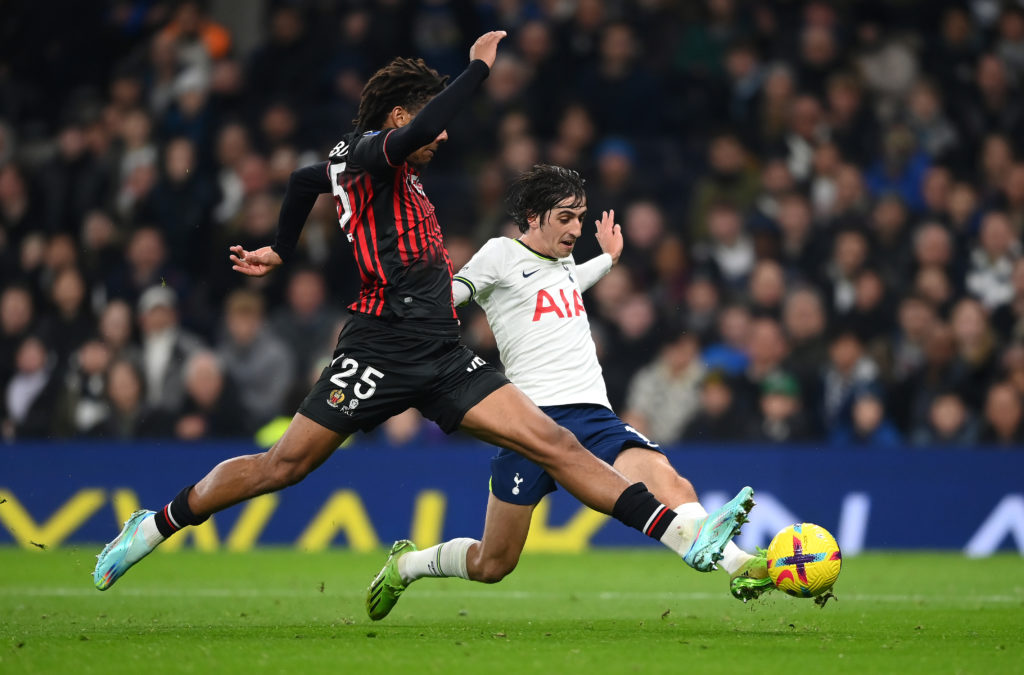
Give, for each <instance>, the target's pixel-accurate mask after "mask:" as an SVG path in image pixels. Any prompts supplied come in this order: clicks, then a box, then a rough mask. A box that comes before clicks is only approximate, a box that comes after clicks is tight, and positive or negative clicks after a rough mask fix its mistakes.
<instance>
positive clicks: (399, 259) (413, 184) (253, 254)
mask: <svg viewBox="0 0 1024 675" xmlns="http://www.w3.org/2000/svg"><path fill="white" fill-rule="evenodd" d="M504 36H505V33H504V32H503V31H494V32H490V33H486V34H484V35H482V36H481V37H480V38H479V39H478V40H477V41H476V42H475V43H474V44H473V46H472V47H471V48H470V52H469V58H470V63H469V66H468V67H467V68H466V70H465V71H464V72H463V73H462V74H461V75H460V76H459V77H458V78H456V79H455V80H454V81H453V82H452V83H451V84H450V85H449V86H447V87H445V79H443V78H441V77H440V76H439V75H438V74H437V72H436V71H434V70H432V69H430V68H428V67H427V66H426V64H424V63H423V61H422V60H410V59H395V60H393V61H392V62H391V63H390V64H388V65H387V66H385V67H384V68H382V69H381V70H380V71H378V72H377V73H376V74H374V76H373V77H372V78H371V79H370V81H369V82H368V83H367V84H366V87H365V88H364V90H363V94H362V99H361V101H360V106H359V117H358V119H357V120H356V129H355V131H353V132H352V133H351V134H349V135H348V136H346V137H345V138H344V139H343V140H342V141H341V142H340V143H338V144H337V145H336V146H335V147H334V149H333V150H332V151H331V153H330V156H329V158H328V160H327V161H326V162H322V163H320V164H316V165H313V166H309V167H305V168H302V169H298V170H296V171H295V172H294V173H293V174H292V176H291V180H290V181H289V183H288V191H287V194H286V195H285V199H284V203H283V204H282V206H281V215H280V221H279V228H278V235H277V240H276V242H275V243H274V244H273V245H272V246H266V247H263V248H261V249H258V250H255V251H246V250H244V249H243V248H242V247H241V246H233V247H232V248H231V254H230V259H231V261H232V263H233V269H235V270H237V271H238V272H240V273H242V274H246V275H249V276H263V275H265V274H267V273H268V272H270V271H271V270H273V269H274V268H276V267H278V266H279V265H281V264H282V263H283V262H284V261H285V260H287V259H288V257H289V256H290V255H291V254H292V252H293V251H294V249H295V245H296V242H297V241H298V238H299V233H300V231H301V229H302V226H303V224H304V223H305V220H306V217H307V216H308V215H309V211H310V209H311V208H312V205H313V202H314V201H315V200H316V198H317V196H318V195H319V194H321V193H334V195H335V198H336V201H337V204H338V219H339V222H340V224H341V227H342V228H343V230H344V232H345V234H346V236H347V238H348V240H349V241H350V242H351V244H352V247H353V252H354V255H355V259H356V265H357V266H358V268H359V272H360V275H361V277H362V290H361V291H360V294H359V298H358V299H357V300H356V301H355V302H354V303H352V304H351V305H350V306H349V310H350V311H351V312H352V319H351V320H350V321H349V322H348V323H347V324H346V326H345V327H344V329H343V330H342V331H341V334H340V335H339V337H338V345H337V348H336V350H335V352H334V358H333V360H332V361H331V363H330V365H329V366H328V367H327V368H325V369H324V371H323V373H322V375H321V376H320V380H319V381H318V382H317V383H316V384H315V385H314V387H313V390H312V391H311V392H310V394H309V396H307V397H306V399H305V400H304V401H303V402H302V405H301V406H300V407H299V410H298V413H297V414H296V415H295V417H294V418H293V419H292V421H291V423H290V424H289V426H288V429H287V430H286V431H285V433H284V435H283V436H282V437H281V439H280V440H279V441H278V442H277V443H275V444H274V446H273V447H272V448H270V450H268V451H266V452H264V453H260V454H255V455H246V456H242V457H235V458H234V459H229V460H227V461H225V462H222V463H220V464H219V465H217V466H216V467H215V468H214V469H213V470H212V471H211V472H210V473H209V474H207V475H206V477H204V478H203V479H202V480H200V481H199V482H198V483H196V484H195V485H189V486H188V487H186V488H184V489H183V490H182V491H181V492H180V493H179V494H178V495H177V496H176V497H175V498H174V499H173V500H172V501H171V502H170V503H169V504H167V506H165V507H164V508H163V509H162V510H160V511H156V512H154V511H138V512H136V513H134V514H132V516H131V518H129V520H128V521H127V522H126V523H125V526H124V528H123V529H122V530H121V533H120V534H119V535H118V537H117V538H116V539H114V540H113V541H112V542H110V543H109V544H108V545H107V546H106V548H104V549H103V552H102V553H101V554H100V555H99V559H98V562H97V565H96V569H95V571H94V572H93V581H94V583H95V585H96V587H97V588H98V589H100V590H105V589H107V588H109V587H110V586H111V585H112V584H113V583H114V582H115V581H117V579H118V578H120V576H121V575H123V574H124V573H125V572H126V571H127V570H128V568H130V567H131V566H132V565H134V564H135V563H136V562H138V561H139V560H141V559H142V558H143V557H144V556H146V555H147V554H148V553H149V552H150V551H152V550H153V549H154V548H155V547H156V546H157V545H158V544H159V543H160V542H161V541H163V540H164V539H165V538H166V537H169V536H170V535H172V534H173V533H175V532H177V531H178V530H180V529H181V528H183V527H186V526H188V525H198V524H200V523H202V522H203V521H205V520H206V519H207V518H208V517H209V516H210V515H211V514H213V513H216V512H217V511H220V510H222V509H225V508H227V507H229V506H232V505H234V504H237V503H239V502H241V501H244V500H246V499H250V498H252V497H255V496H257V495H261V494H265V493H268V492H274V491H276V490H280V489H282V488H285V487H287V486H289V485H294V484H295V483H298V482H299V481H301V480H302V479H303V478H304V477H305V476H306V475H307V474H308V473H309V472H311V471H313V470H314V469H316V468H317V467H318V466H320V465H321V464H323V462H324V461H326V460H327V458H328V457H330V455H331V453H333V452H334V450H335V449H336V448H337V447H338V446H340V445H341V444H342V442H343V441H344V440H345V439H346V438H347V437H348V436H349V435H350V434H352V433H354V432H356V431H359V430H362V431H367V430H370V429H373V428H374V427H376V426H377V425H379V424H380V423H382V422H383V421H384V420H386V419H387V418H389V417H391V416H393V415H396V414H398V413H400V412H402V411H404V410H406V409H407V408H410V407H415V408H417V409H418V410H420V411H421V412H422V413H423V414H424V416H426V417H428V418H430V419H432V420H434V421H435V422H436V423H437V424H438V425H439V426H440V427H441V428H442V429H444V430H445V431H446V432H449V433H450V432H452V431H454V430H455V429H462V430H463V431H466V432H468V433H470V434H472V435H473V436H475V437H477V438H479V439H481V440H484V441H487V442H490V443H493V444H495V445H500V446H502V447H505V448H509V449H512V450H515V451H516V452H519V453H521V454H522V455H523V456H525V457H527V458H528V459H530V460H532V461H534V462H536V463H537V464H539V465H541V466H542V467H544V469H545V470H546V471H547V472H548V473H549V474H550V475H551V476H552V477H553V478H554V479H555V480H556V481H558V482H559V483H561V484H562V485H563V486H564V487H565V488H566V489H567V490H568V491H569V492H570V493H572V494H573V495H575V496H576V497H577V498H578V499H579V500H580V501H582V502H583V503H584V504H586V505H587V506H590V507H591V508H594V509H596V510H598V511H601V512H602V513H610V514H612V515H613V516H614V517H615V518H617V519H619V520H620V521H622V522H623V523H625V524H626V525H630V526H632V527H635V528H637V529H639V530H641V531H643V532H644V533H645V534H647V535H648V536H651V537H653V538H655V539H658V540H660V541H662V542H663V543H664V544H665V545H666V546H668V547H669V548H671V549H672V550H674V551H676V552H677V553H678V554H679V555H680V556H683V555H685V556H687V559H688V560H691V559H696V560H697V561H698V562H699V565H698V567H699V568H703V569H705V570H710V569H712V568H713V567H714V564H715V561H716V560H719V559H720V558H721V556H722V549H723V547H724V546H725V544H726V542H727V541H728V540H729V539H730V538H731V537H732V536H733V534H734V533H735V532H737V531H738V530H739V526H740V524H741V523H742V522H743V521H744V520H745V517H746V514H747V512H748V511H749V509H750V508H751V507H752V506H753V501H752V499H751V498H750V491H749V489H748V490H747V491H746V492H741V494H740V495H739V496H738V497H737V499H735V500H733V502H731V503H730V505H727V507H723V509H720V510H719V511H716V512H715V513H712V514H711V515H710V516H708V517H707V519H705V520H701V521H699V522H692V521H689V520H686V519H683V518H680V517H678V516H677V515H676V514H675V513H674V512H673V511H672V510H671V509H668V508H666V507H665V506H664V505H663V504H661V503H659V502H658V501H657V500H656V499H655V498H654V496H653V495H652V494H651V493H650V492H649V491H648V490H647V488H646V487H645V486H644V485H643V483H636V484H633V485H630V484H629V482H628V481H627V480H626V479H625V478H624V477H623V476H622V475H621V474H620V473H618V472H616V471H615V470H614V469H612V468H611V467H610V466H609V465H608V464H606V463H604V462H602V461H601V460H599V459H597V458H596V457H594V455H592V454H591V453H590V452H588V451H587V450H586V449H585V448H583V446H581V445H580V444H579V442H577V440H576V438H575V437H574V436H573V435H572V434H571V433H570V432H568V431H567V430H565V429H563V428H562V427H560V426H558V425H557V424H555V422H553V421H552V420H551V418H549V417H548V416H546V415H545V414H544V413H543V412H541V410H540V409H539V408H537V406H535V405H534V404H533V403H532V402H531V401H530V400H529V399H528V398H527V397H526V396H525V395H524V394H523V393H522V392H521V391H520V390H519V389H517V388H516V387H515V386H513V385H512V384H511V383H509V381H508V380H507V379H506V378H505V376H504V375H502V374H501V373H499V372H498V371H497V370H495V369H494V368H493V367H492V366H491V365H489V364H488V363H486V362H485V361H484V360H483V359H481V358H480V357H478V356H476V355H475V354H474V353H473V352H472V351H470V350H469V349H468V348H467V347H466V346H465V345H464V344H463V343H462V341H461V339H460V337H459V324H458V319H457V318H456V313H455V308H454V304H453V302H452V290H451V285H452V265H451V261H450V260H449V258H448V253H447V251H446V250H445V248H444V243H443V241H442V238H441V229H440V226H439V225H438V222H437V218H436V217H435V215H434V207H433V205H432V204H431V203H430V200H429V199H427V196H426V193H425V192H424V190H423V187H422V185H421V184H420V182H419V170H420V168H421V167H423V166H425V165H426V164H428V163H429V162H430V160H431V159H432V158H433V156H434V153H435V152H437V149H438V146H439V145H440V144H441V143H442V142H443V141H445V140H446V139H447V137H448V135H447V132H446V131H445V127H446V126H447V124H448V122H449V121H450V120H451V119H452V118H453V117H454V116H455V114H456V113H457V112H458V111H459V110H460V109H461V108H462V107H463V106H464V105H465V104H466V103H467V102H468V101H469V99H470V97H471V95H472V94H473V93H474V92H475V91H476V89H477V88H478V87H479V85H480V83H481V82H482V81H483V80H484V78H486V77H487V75H488V73H489V71H490V66H491V65H492V64H493V63H494V58H495V55H496V52H497V46H498V42H499V41H500V40H501V39H502V38H503V37H504ZM443 562H444V561H443V560H442V561H441V563H442V564H443Z"/></svg>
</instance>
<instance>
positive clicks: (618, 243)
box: [576, 210, 623, 291]
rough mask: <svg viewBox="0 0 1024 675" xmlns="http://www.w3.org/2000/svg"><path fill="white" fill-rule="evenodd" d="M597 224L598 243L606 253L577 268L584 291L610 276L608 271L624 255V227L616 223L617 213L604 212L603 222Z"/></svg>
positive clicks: (596, 222) (599, 221) (581, 287)
mask: <svg viewBox="0 0 1024 675" xmlns="http://www.w3.org/2000/svg"><path fill="white" fill-rule="evenodd" d="M595 224H596V225H597V232H596V233H595V235H594V236H596V237H597V243H598V244H599V245H600V246H601V250H602V251H604V253H602V254H601V255H599V256H597V257H595V258H592V259H590V260H588V261H587V262H585V263H583V264H582V265H577V266H576V274H577V276H578V277H579V280H580V289H581V290H584V291H585V290H587V289H588V288H590V287H591V286H593V285H594V284H596V283H597V282H598V281H600V279H601V277H603V276H604V275H606V274H608V270H610V269H611V268H612V265H614V264H615V263H617V262H618V261H619V256H621V255H622V247H623V242H622V226H621V225H619V224H618V223H616V222H615V211H614V210H612V211H602V212H601V220H598V221H595Z"/></svg>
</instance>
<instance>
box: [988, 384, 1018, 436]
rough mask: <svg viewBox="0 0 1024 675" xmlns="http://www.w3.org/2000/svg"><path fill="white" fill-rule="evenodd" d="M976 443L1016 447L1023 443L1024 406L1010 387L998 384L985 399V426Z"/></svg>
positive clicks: (1015, 391)
mask: <svg viewBox="0 0 1024 675" xmlns="http://www.w3.org/2000/svg"><path fill="white" fill-rule="evenodd" d="M978 442H979V443H983V444H987V445H1000V446H1017V447H1018V448H1019V447H1020V446H1021V444H1022V443H1024V406H1022V405H1021V400H1020V394H1019V393H1018V392H1017V390H1016V389H1014V388H1013V386H1012V385H1010V384H1007V383H999V384H996V385H995V386H993V387H992V388H991V389H989V390H988V395H987V396H986V397H985V424H984V426H983V427H982V430H981V435H980V436H979V437H978Z"/></svg>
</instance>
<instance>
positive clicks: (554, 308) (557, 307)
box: [533, 288, 587, 321]
mask: <svg viewBox="0 0 1024 675" xmlns="http://www.w3.org/2000/svg"><path fill="white" fill-rule="evenodd" d="M559 301H561V302H559ZM586 313H587V310H586V309H584V308H583V298H581V297H580V292H579V291H578V290H576V289H573V291H572V301H571V302H570V299H569V296H568V295H566V293H565V289H564V288H559V289H558V295H557V297H556V296H553V295H552V294H551V293H548V292H547V291H545V290H540V291H538V292H537V305H536V307H535V308H534V310H533V320H534V321H540V319H541V317H542V316H544V315H545V314H554V315H555V316H557V317H558V318H559V319H571V318H573V317H574V316H582V315H584V314H586Z"/></svg>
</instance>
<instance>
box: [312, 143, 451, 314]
mask: <svg viewBox="0 0 1024 675" xmlns="http://www.w3.org/2000/svg"><path fill="white" fill-rule="evenodd" d="M390 132H391V131H390V130H388V131H382V132H376V131H371V132H367V133H364V134H361V135H355V134H349V135H348V136H346V137H345V139H344V140H342V141H341V142H340V143H338V145H336V146H335V148H334V150H333V151H332V152H331V154H330V157H329V158H328V160H327V166H326V169H325V170H326V173H327V176H328V178H329V179H330V181H331V190H332V192H333V193H334V199H335V202H336V204H337V207H338V222H339V224H340V225H341V227H342V229H343V230H344V232H345V235H346V237H347V238H348V241H349V242H350V243H351V244H352V251H353V254H354V255H355V259H356V265H357V266H358V268H359V275H360V277H361V279H362V288H361V290H360V292H359V299H358V300H356V301H355V302H354V303H352V304H351V305H350V309H352V310H353V311H356V312H361V313H363V314H370V315H372V316H379V317H382V318H386V319H390V318H398V319H425V318H441V317H445V318H450V319H452V320H455V319H456V314H455V307H454V303H453V302H452V292H451V282H452V262H451V259H450V258H449V257H448V251H447V250H446V249H445V247H444V241H443V239H442V236H441V226H440V224H439V223H438V222H437V216H436V215H435V213H434V205H433V204H431V203H430V199H428V198H427V194H426V192H425V191H424V190H423V185H422V184H421V183H420V174H419V171H417V170H416V169H415V168H414V167H413V166H412V165H410V164H409V163H408V162H404V161H403V162H402V163H401V164H398V165H397V166H394V165H392V164H391V162H390V160H389V158H388V156H387V152H386V149H385V140H386V139H387V136H388V134H389V133H390Z"/></svg>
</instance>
